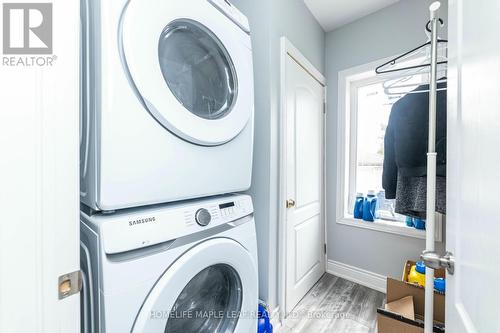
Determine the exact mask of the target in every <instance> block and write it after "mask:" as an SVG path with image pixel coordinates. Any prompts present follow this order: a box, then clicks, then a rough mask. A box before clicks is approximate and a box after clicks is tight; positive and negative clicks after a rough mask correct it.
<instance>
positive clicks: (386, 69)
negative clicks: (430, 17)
mask: <svg viewBox="0 0 500 333" xmlns="http://www.w3.org/2000/svg"><path fill="white" fill-rule="evenodd" d="M430 23H431V21H429V22H427V24H426V26H425V30H426V31H427V32H429V33H430V32H431V30H430V28H429V24H430ZM439 23H440V24H441V25H442V26H443V25H444V21H443V20H442V19H439ZM437 45H438V48H439V45H443V46H444V47H446V46H447V45H448V40H446V39H438V40H437ZM430 46H431V41H430V40H429V41H428V42H426V43H424V44H422V45H420V46H417V47H416V48H414V49H412V50H410V51H408V52H405V53H403V54H401V55H399V56H397V57H396V58H394V59H391V60H389V61H387V62H385V63H383V64H382V65H380V66H378V67H377V68H375V73H377V74H385V73H393V72H399V71H405V70H411V69H418V68H427V67H430V66H431V64H430V62H425V63H423V64H418V65H412V66H406V67H401V68H394V66H395V65H397V63H398V62H399V61H400V60H402V59H405V58H409V57H410V56H414V55H415V54H418V53H419V52H422V51H427V50H428V49H429V48H430ZM447 63H448V60H441V61H438V62H437V65H438V66H439V65H444V64H447Z"/></svg>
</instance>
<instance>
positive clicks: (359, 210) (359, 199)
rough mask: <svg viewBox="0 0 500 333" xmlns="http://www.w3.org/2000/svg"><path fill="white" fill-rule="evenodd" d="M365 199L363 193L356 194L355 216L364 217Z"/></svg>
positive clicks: (357, 217)
mask: <svg viewBox="0 0 500 333" xmlns="http://www.w3.org/2000/svg"><path fill="white" fill-rule="evenodd" d="M364 201H365V196H364V194H363V193H357V194H356V201H355V202H354V212H353V215H354V218H355V219H362V218H363V203H364Z"/></svg>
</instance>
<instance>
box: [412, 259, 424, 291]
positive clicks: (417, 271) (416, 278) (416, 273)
mask: <svg viewBox="0 0 500 333" xmlns="http://www.w3.org/2000/svg"><path fill="white" fill-rule="evenodd" d="M408 282H410V283H413V284H417V285H419V286H421V287H425V265H424V263H423V262H422V261H417V263H416V265H413V266H411V268H410V273H409V274H408Z"/></svg>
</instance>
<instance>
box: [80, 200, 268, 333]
mask: <svg viewBox="0 0 500 333" xmlns="http://www.w3.org/2000/svg"><path fill="white" fill-rule="evenodd" d="M81 266H82V270H83V272H84V274H83V276H84V283H83V291H82V324H83V327H82V332H89V333H97V332H102V333H104V332H107V333H117V332H131V333H164V332H168V333H177V332H179V333H180V332H182V333H191V332H192V333H195V332H205V333H219V332H220V333H230V332H236V333H255V332H257V320H256V317H255V313H256V311H257V307H258V276H257V245H256V235H255V225H254V220H253V207H252V201H251V198H250V197H249V196H245V195H231V196H222V197H215V198H212V199H205V200H196V201H190V202H185V203H177V204H167V205H162V206H158V207H150V208H140V209H133V210H125V211H122V212H118V213H115V214H112V215H104V214H97V215H94V216H91V217H89V216H88V215H86V214H84V213H82V214H81Z"/></svg>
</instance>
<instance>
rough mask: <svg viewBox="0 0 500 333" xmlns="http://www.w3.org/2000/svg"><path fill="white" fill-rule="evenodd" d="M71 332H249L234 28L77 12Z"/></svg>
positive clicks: (190, 14) (197, 12) (245, 36)
mask: <svg viewBox="0 0 500 333" xmlns="http://www.w3.org/2000/svg"><path fill="white" fill-rule="evenodd" d="M81 15H82V60H81V63H82V66H81V71H82V73H81V77H82V81H81V83H82V99H81V114H82V116H81V124H82V125H81V151H80V153H81V166H80V167H81V168H80V169H81V193H80V195H81V203H82V210H81V265H82V270H83V272H84V279H83V280H84V283H83V291H82V332H92V333H98V332H99V333H104V332H106V333H123V332H133V333H160V332H168V333H177V332H193V333H194V332H206V333H212V332H214V333H215V332H217V333H218V332H224V333H225V332H238V333H239V332H242V333H243V332H244V333H247V332H252V333H254V332H256V329H257V328H256V327H257V321H256V318H255V313H256V311H257V307H258V275H257V245H256V234H255V224H254V219H253V205H252V200H251V198H250V197H249V196H247V195H241V194H230V193H235V192H240V191H244V190H246V189H248V188H249V186H250V182H251V174H252V152H253V125H254V124H253V66H252V47H251V43H250V35H249V34H250V29H249V25H248V20H247V19H246V17H245V16H244V15H242V14H241V13H240V12H239V11H238V10H237V9H236V8H235V7H233V6H232V5H231V4H230V3H229V2H227V1H225V0H208V1H207V0H183V1H166V0H151V1H143V0H120V1H119V0H113V1H107V0H82V1H81Z"/></svg>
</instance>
